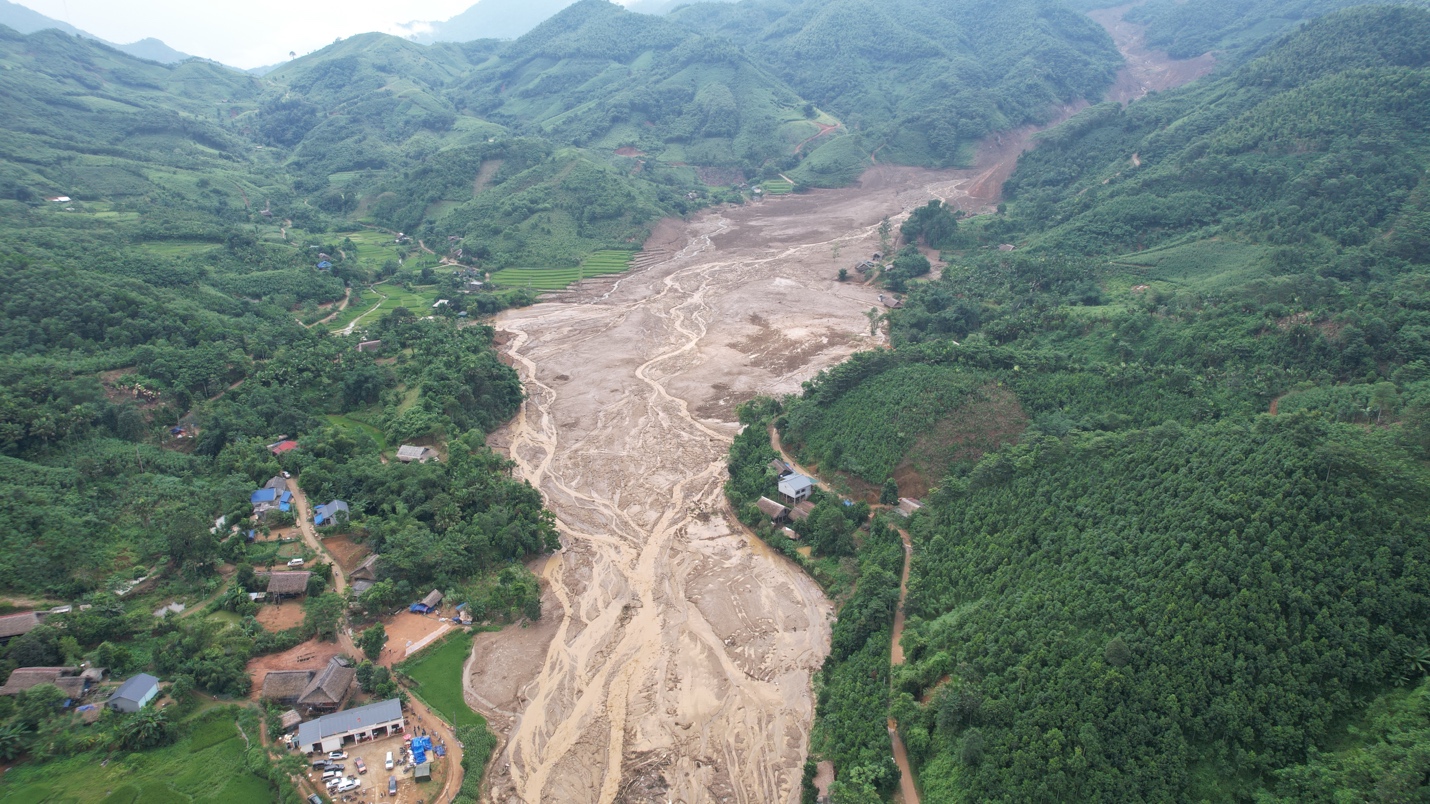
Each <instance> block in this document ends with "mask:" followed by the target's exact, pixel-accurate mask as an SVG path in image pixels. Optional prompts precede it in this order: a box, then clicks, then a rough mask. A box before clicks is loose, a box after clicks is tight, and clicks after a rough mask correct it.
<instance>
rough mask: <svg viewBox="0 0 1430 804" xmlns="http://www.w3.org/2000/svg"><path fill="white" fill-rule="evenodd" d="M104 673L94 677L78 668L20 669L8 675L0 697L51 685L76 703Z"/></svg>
mask: <svg viewBox="0 0 1430 804" xmlns="http://www.w3.org/2000/svg"><path fill="white" fill-rule="evenodd" d="M104 672H105V671H104V670H98V671H97V673H98V675H95V674H91V673H90V672H89V671H88V670H86V671H84V672H81V671H80V669H79V668H78V667H20V668H17V669H15V670H14V671H12V672H11V673H10V678H9V679H7V680H6V681H5V686H3V687H0V695H19V694H20V693H22V692H24V691H25V690H28V689H30V688H31V687H35V686H38V685H40V684H53V685H55V686H56V687H59V688H60V691H61V692H63V693H64V694H65V697H66V698H69V699H70V700H71V701H77V700H79V699H80V698H83V697H84V696H86V695H88V694H89V690H90V687H91V686H92V685H94V684H97V683H99V680H100V679H102V678H103V677H104V675H103V674H104Z"/></svg>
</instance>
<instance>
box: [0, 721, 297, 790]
mask: <svg viewBox="0 0 1430 804" xmlns="http://www.w3.org/2000/svg"><path fill="white" fill-rule="evenodd" d="M255 739H256V737H255ZM246 750H247V746H246V745H245V744H244V742H243V738H242V737H241V736H239V734H238V727H237V726H236V724H235V722H234V715H233V713H232V711H231V709H230V708H229V707H224V708H222V709H216V710H213V711H210V712H207V713H205V714H203V715H202V716H200V717H199V718H198V719H197V720H196V721H194V723H193V724H192V727H191V729H190V731H189V733H188V734H187V735H186V736H185V737H183V738H182V739H180V740H179V741H178V742H177V743H175V744H174V745H171V746H167V747H165V748H157V749H154V750H151V751H143V752H135V753H126V752H120V753H116V754H107V753H105V752H94V753H90V754H81V755H79V756H75V757H70V758H69V759H63V760H59V761H56V762H47V763H45V764H43V765H32V764H26V765H19V766H17V767H15V768H13V769H11V770H10V772H9V773H6V774H5V776H4V779H3V781H0V801H4V802H6V804H40V802H54V804H61V803H63V804H71V803H73V804H84V802H91V801H94V802H99V801H103V802H106V804H131V803H132V804H141V803H142V804H171V803H172V804H189V803H190V802H214V804H220V802H221V803H222V804H250V802H251V804H267V803H268V802H271V801H273V800H274V799H275V798H276V794H275V792H274V790H273V788H272V786H271V785H269V783H268V781H267V780H265V779H262V778H259V777H258V776H256V775H254V774H253V773H252V772H251V771H249V770H248V767H247V766H246V765H245V764H244V753H245V751H246ZM106 759H107V760H108V761H107V762H105V760H106ZM102 762H104V763H105V764H101V763H102Z"/></svg>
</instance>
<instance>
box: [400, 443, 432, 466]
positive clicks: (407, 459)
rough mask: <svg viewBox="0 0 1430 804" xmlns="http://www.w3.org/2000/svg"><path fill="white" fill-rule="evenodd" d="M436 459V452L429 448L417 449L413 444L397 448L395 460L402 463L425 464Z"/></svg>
mask: <svg viewBox="0 0 1430 804" xmlns="http://www.w3.org/2000/svg"><path fill="white" fill-rule="evenodd" d="M436 459H437V450H435V449H432V448H431V447H419V446H416V445H413V444H403V445H402V446H400V447H398V448H397V460H399V461H402V462H403V463H412V462H413V461H417V462H418V463H426V462H428V461H433V460H436Z"/></svg>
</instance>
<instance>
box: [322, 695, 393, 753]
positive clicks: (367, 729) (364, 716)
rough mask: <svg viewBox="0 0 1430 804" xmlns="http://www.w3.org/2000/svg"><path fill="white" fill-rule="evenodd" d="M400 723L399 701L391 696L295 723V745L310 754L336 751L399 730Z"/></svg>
mask: <svg viewBox="0 0 1430 804" xmlns="http://www.w3.org/2000/svg"><path fill="white" fill-rule="evenodd" d="M404 725H405V723H404V721H403V719H402V702H401V701H399V700H397V699H396V698H391V699H389V700H386V701H380V702H378V703H375V704H368V705H367V706H359V707H357V708H356V709H345V710H343V711H341V712H334V713H332V714H331V715H323V716H322V717H320V718H317V719H316V720H309V721H307V722H305V723H300V724H298V748H299V749H300V750H302V751H306V752H308V753H310V754H311V753H313V752H315V751H337V750H338V749H340V748H342V747H343V746H344V745H351V744H353V743H358V742H365V741H367V740H372V739H375V738H378V737H386V736H388V735H389V734H398V733H401V732H402V729H403V727H404Z"/></svg>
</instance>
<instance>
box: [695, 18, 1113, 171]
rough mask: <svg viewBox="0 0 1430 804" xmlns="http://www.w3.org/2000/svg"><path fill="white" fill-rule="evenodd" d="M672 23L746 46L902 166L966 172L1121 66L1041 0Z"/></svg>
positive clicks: (1080, 23) (1102, 44)
mask: <svg viewBox="0 0 1430 804" xmlns="http://www.w3.org/2000/svg"><path fill="white" fill-rule="evenodd" d="M671 19H672V20H673V21H675V22H677V23H680V24H682V25H686V26H689V27H690V28H692V29H694V30H698V31H702V32H705V33H709V34H720V35H722V36H726V37H728V38H729V39H730V40H732V41H734V42H737V43H739V44H740V45H741V46H743V47H744V48H745V49H746V50H747V51H748V52H750V53H751V54H753V55H755V56H756V57H757V58H758V59H760V60H761V61H762V62H763V63H766V64H768V65H770V68H771V70H772V71H773V72H774V73H775V74H776V75H778V76H780V77H781V78H783V79H784V80H785V81H788V82H789V84H790V85H791V86H792V87H794V89H795V90H796V91H798V92H799V93H800V94H802V95H804V96H805V97H806V98H808V99H809V100H811V101H813V102H814V103H816V104H818V105H819V106H820V107H821V108H825V109H827V110H828V111H830V112H831V113H833V114H835V115H838V116H839V117H840V118H841V119H843V120H844V121H845V122H846V123H847V124H848V125H849V126H850V127H851V128H852V129H855V130H858V131H861V132H864V133H865V134H866V137H865V146H866V147H867V148H868V149H870V150H872V149H874V148H878V147H879V146H884V149H883V150H880V152H879V153H880V158H882V159H886V160H887V161H895V162H898V161H911V162H915V163H920V164H931V165H949V164H956V163H958V162H959V161H961V160H964V159H966V158H967V156H968V153H967V151H966V149H967V148H969V147H970V146H971V145H972V144H973V142H974V141H976V140H977V139H978V138H979V137H982V136H983V135H984V134H987V133H988V132H990V131H996V130H1001V129H1005V128H1009V127H1012V126H1017V125H1021V124H1023V123H1027V122H1032V121H1036V120H1039V119H1042V117H1043V115H1045V114H1046V113H1047V110H1048V109H1049V108H1051V107H1052V106H1053V105H1055V104H1057V103H1059V102H1062V101H1067V100H1071V99H1073V98H1080V97H1096V96H1097V95H1098V94H1099V93H1100V92H1101V91H1102V90H1103V89H1104V88H1105V87H1106V86H1107V85H1108V83H1110V82H1111V80H1112V76H1113V73H1114V72H1115V71H1116V69H1117V67H1118V65H1119V63H1120V59H1119V57H1118V55H1117V52H1116V50H1115V49H1114V48H1113V45H1112V41H1111V39H1110V38H1109V37H1108V35H1107V34H1106V32H1104V31H1103V30H1102V29H1101V28H1100V27H1098V26H1097V25H1095V24H1093V23H1092V22H1091V21H1090V20H1088V19H1087V18H1085V17H1082V16H1080V15H1077V14H1074V13H1072V12H1071V11H1069V10H1068V9H1067V8H1066V7H1064V6H1063V5H1061V4H1059V3H1052V2H1041V1H1040V0H1026V1H1025V0H1020V1H1019V2H1013V3H1007V2H985V1H984V0H958V2H931V1H929V0H894V2H869V1H868V0H837V2H824V0H805V1H804V2H795V0H746V2H742V3H703V4H695V5H690V6H686V7H684V8H681V9H678V10H677V11H675V12H674V13H672V14H671ZM812 65H818V67H817V68H812Z"/></svg>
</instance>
